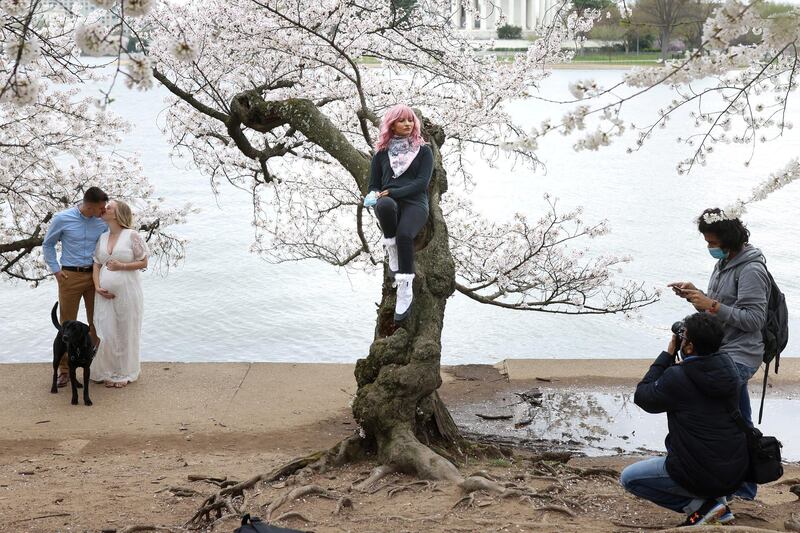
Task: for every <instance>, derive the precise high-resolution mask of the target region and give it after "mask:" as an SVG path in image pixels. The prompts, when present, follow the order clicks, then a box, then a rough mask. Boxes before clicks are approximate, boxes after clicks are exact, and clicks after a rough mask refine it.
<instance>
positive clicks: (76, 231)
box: [42, 187, 108, 387]
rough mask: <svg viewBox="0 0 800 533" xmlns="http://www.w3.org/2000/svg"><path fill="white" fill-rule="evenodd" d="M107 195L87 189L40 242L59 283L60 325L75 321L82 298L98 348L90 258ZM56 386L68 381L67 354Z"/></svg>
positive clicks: (102, 229) (103, 227) (102, 224)
mask: <svg viewBox="0 0 800 533" xmlns="http://www.w3.org/2000/svg"><path fill="white" fill-rule="evenodd" d="M106 202H108V195H107V194H106V193H105V192H103V191H102V190H101V189H100V188H98V187H89V188H88V189H86V192H85V193H84V195H83V202H82V203H81V204H80V205H79V206H77V207H71V208H69V209H66V210H64V211H61V212H59V213H56V215H55V216H54V217H53V220H52V221H51V222H50V227H49V228H48V229H47V235H46V236H45V238H44V242H43V243H42V249H43V251H44V260H45V262H46V263H47V266H48V268H50V271H51V272H52V273H53V275H54V276H55V278H56V281H58V306H59V308H60V310H61V322H62V323H63V322H64V321H65V320H77V318H78V308H79V307H80V304H81V298H83V304H84V306H85V308H86V318H87V319H88V321H89V328H90V330H89V331H90V334H91V336H92V339H93V340H94V343H95V345H97V342H98V341H97V335H96V334H95V331H94V323H93V318H94V317H93V315H94V280H93V278H92V263H93V260H92V256H93V255H94V249H95V247H96V246H97V240H98V239H99V238H100V235H102V234H103V233H104V232H105V231H106V230H108V226H107V225H106V223H105V222H103V220H102V219H101V218H100V216H101V215H102V214H103V213H104V212H105V210H106ZM59 241H60V242H61V262H60V263H59V261H58V260H57V259H56V243H57V242H59ZM58 372H59V376H58V386H59V387H63V386H65V385H66V384H67V383H68V382H69V367H68V365H67V358H66V353H65V354H64V356H63V357H62V358H61V364H60V366H59V371H58Z"/></svg>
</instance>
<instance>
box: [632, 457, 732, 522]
mask: <svg viewBox="0 0 800 533" xmlns="http://www.w3.org/2000/svg"><path fill="white" fill-rule="evenodd" d="M666 463H667V458H666V457H652V458H650V459H645V460H644V461H639V462H638V463H633V464H632V465H629V466H627V467H626V468H625V470H623V471H622V475H620V477H619V482H620V484H622V486H623V487H624V488H625V490H627V491H628V492H630V493H631V494H633V495H634V496H638V497H640V498H644V499H645V500H649V501H651V502H653V503H654V504H656V505H660V506H661V507H666V508H667V509H671V510H673V511H676V512H678V513H686V514H687V515H688V514H691V513H693V512H695V511H696V510H698V509H699V508H700V506H702V505H703V502H705V501H706V500H705V499H704V498H698V497H697V496H695V495H694V494H692V493H691V492H689V491H688V490H686V489H684V488H683V487H681V486H680V485H678V484H677V483H676V482H675V481H674V480H673V479H672V478H671V477H669V474H668V473H667V467H666ZM717 500H718V501H720V502H721V503H723V504H724V503H725V497H724V496H723V497H721V498H717Z"/></svg>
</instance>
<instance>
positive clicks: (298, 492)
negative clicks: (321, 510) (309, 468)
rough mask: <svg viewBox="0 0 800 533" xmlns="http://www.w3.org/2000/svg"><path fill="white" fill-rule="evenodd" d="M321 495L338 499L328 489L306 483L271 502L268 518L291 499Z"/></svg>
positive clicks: (268, 508) (321, 496)
mask: <svg viewBox="0 0 800 533" xmlns="http://www.w3.org/2000/svg"><path fill="white" fill-rule="evenodd" d="M312 495H313V496H319V497H320V498H328V499H330V500H335V499H337V498H336V496H334V495H332V494H331V493H330V492H328V491H327V490H325V489H323V488H322V487H320V486H319V485H304V486H302V487H297V488H296V489H292V490H290V491H289V492H287V493H285V494H284V495H283V496H281V497H280V498H278V499H277V500H275V501H274V502H272V503H271V504H269V507H267V520H271V519H272V513H274V512H275V511H276V510H277V509H278V507H281V506H282V505H285V504H287V503H289V502H291V501H294V500H297V499H299V498H305V497H306V496H312Z"/></svg>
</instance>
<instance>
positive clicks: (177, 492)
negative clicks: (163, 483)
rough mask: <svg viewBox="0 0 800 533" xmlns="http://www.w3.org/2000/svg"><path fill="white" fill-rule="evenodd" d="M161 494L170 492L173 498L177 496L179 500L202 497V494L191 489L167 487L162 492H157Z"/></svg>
mask: <svg viewBox="0 0 800 533" xmlns="http://www.w3.org/2000/svg"><path fill="white" fill-rule="evenodd" d="M161 492H169V493H170V494H172V495H173V496H177V497H178V498H191V497H192V496H200V493H199V492H197V491H196V490H194V489H189V488H186V487H166V488H163V489H161V490H158V491H156V494H159V493H161Z"/></svg>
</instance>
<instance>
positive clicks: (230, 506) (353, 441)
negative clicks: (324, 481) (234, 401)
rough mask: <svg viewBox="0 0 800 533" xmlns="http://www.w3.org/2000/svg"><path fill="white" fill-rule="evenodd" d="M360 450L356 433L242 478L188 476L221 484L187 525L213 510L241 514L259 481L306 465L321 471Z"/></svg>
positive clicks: (218, 514)
mask: <svg viewBox="0 0 800 533" xmlns="http://www.w3.org/2000/svg"><path fill="white" fill-rule="evenodd" d="M360 450H361V439H360V438H359V437H358V436H357V435H355V436H353V437H350V438H347V439H345V440H343V441H341V442H339V443H338V444H337V445H336V446H334V447H333V448H331V449H330V450H325V451H320V452H315V453H312V454H310V455H307V456H305V457H300V458H298V459H294V460H292V461H290V462H288V463H286V464H284V465H282V466H280V467H278V468H276V469H275V470H272V471H271V472H265V473H261V474H258V475H255V476H253V477H251V478H250V479H248V480H246V481H242V482H236V481H228V480H227V478H219V477H212V476H206V475H192V476H189V480H190V481H206V482H209V483H213V484H216V485H218V486H220V487H221V490H220V491H219V492H217V493H216V494H212V495H211V496H209V497H208V498H206V499H205V500H204V501H203V503H202V505H201V506H200V509H198V510H197V512H195V514H194V515H193V516H192V517H191V518H190V519H189V520H188V521H187V522H186V524H185V526H187V527H189V526H200V525H201V524H203V523H206V524H207V523H208V522H211V521H212V514H213V515H214V516H215V518H216V519H219V518H222V517H223V515H224V514H225V513H226V512H228V513H232V514H237V515H238V514H240V508H241V507H242V506H243V505H244V500H245V491H246V490H249V489H252V488H254V487H255V486H256V485H258V484H259V483H262V482H263V483H270V482H272V481H276V480H278V479H281V478H285V477H288V476H290V475H292V474H294V473H296V472H298V471H300V470H302V469H304V468H310V469H311V470H313V471H319V472H322V471H324V470H325V469H326V468H327V466H328V465H332V464H333V465H339V464H343V463H344V462H346V461H348V460H350V459H352V458H353V457H354V456H355V455H356V454H357V453H358V452H360ZM236 499H241V501H240V502H239V503H238V505H237V503H236V501H235V500H236ZM287 501H288V500H287ZM284 503H285V502H284ZM275 508H277V506H276V507H275ZM273 510H274V509H273Z"/></svg>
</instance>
